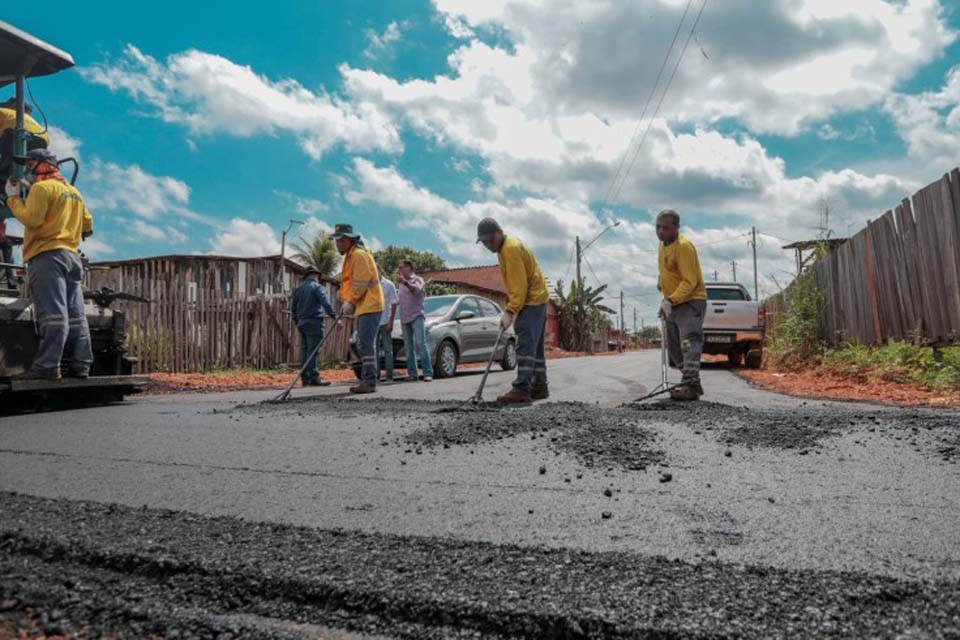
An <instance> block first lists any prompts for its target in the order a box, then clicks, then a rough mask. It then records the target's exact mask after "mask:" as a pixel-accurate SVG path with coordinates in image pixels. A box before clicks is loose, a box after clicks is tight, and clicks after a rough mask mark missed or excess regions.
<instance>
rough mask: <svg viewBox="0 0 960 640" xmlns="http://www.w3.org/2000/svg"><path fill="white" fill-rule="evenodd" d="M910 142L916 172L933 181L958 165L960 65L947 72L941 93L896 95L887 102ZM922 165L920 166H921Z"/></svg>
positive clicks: (905, 139) (888, 109) (889, 110)
mask: <svg viewBox="0 0 960 640" xmlns="http://www.w3.org/2000/svg"><path fill="white" fill-rule="evenodd" d="M886 111H887V112H888V113H889V114H890V116H891V117H892V118H893V120H894V123H895V124H896V127H897V131H898V132H899V133H900V136H901V137H902V138H903V139H904V141H905V142H906V143H907V153H908V155H909V158H910V160H911V163H910V164H911V165H912V168H913V170H914V171H917V170H919V171H922V172H924V174H925V175H927V176H928V179H933V178H934V177H936V176H937V175H939V174H940V173H942V172H944V171H946V170H948V169H950V168H952V167H954V166H956V165H957V158H958V155H960V154H958V152H957V150H958V149H960V66H956V67H953V68H952V69H950V71H948V72H947V76H946V78H945V80H944V84H943V86H942V87H941V88H940V90H939V91H928V92H924V93H921V94H918V95H907V94H899V93H898V94H893V95H891V96H890V97H889V98H888V100H887V103H886ZM918 163H919V166H917V165H918Z"/></svg>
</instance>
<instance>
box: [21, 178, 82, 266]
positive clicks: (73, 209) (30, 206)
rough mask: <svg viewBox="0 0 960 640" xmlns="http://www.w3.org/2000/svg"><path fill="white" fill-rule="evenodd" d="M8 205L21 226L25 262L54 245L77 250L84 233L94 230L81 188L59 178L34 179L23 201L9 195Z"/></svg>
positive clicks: (54, 247) (53, 247)
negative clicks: (78, 189)
mask: <svg viewBox="0 0 960 640" xmlns="http://www.w3.org/2000/svg"><path fill="white" fill-rule="evenodd" d="M7 206H8V207H10V211H12V212H13V215H14V217H16V219H17V220H19V221H20V222H22V223H23V226H24V234H23V260H24V262H26V261H27V260H29V259H30V258H32V257H33V256H35V255H37V254H38V253H44V252H45V251H53V250H55V249H67V250H69V251H73V252H74V253H77V251H78V249H79V247H80V242H81V240H82V239H83V234H85V233H90V232H92V231H93V216H91V215H90V211H89V210H87V205H86V204H84V202H83V198H82V197H81V196H80V192H79V191H77V189H76V188H75V187H74V186H73V185H69V184H64V183H63V182H60V181H59V180H43V181H41V182H37V183H36V184H34V185H33V186H32V187H30V192H29V193H28V194H27V201H26V202H24V201H23V198H9V199H8V200H7Z"/></svg>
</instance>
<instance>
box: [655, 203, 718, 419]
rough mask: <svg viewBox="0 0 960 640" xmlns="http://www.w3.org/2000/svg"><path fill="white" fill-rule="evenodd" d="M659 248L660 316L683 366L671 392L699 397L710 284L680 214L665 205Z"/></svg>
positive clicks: (673, 356) (676, 361)
mask: <svg viewBox="0 0 960 640" xmlns="http://www.w3.org/2000/svg"><path fill="white" fill-rule="evenodd" d="M657 238H659V239H660V248H659V253H658V258H657V262H658V264H659V267H660V276H659V281H658V283H659V287H660V292H661V293H662V294H663V301H662V303H661V304H660V317H662V318H663V319H664V321H665V322H664V324H665V325H666V335H665V336H663V339H664V340H666V344H667V352H668V354H669V357H670V364H671V365H672V366H674V367H682V371H683V376H682V378H681V380H680V386H679V387H677V388H675V389H673V390H672V391H671V392H670V397H671V398H673V399H674V400H699V399H700V396H702V395H703V387H702V386H701V384H700V356H701V354H702V353H703V318H704V316H705V315H706V312H707V288H706V284H705V283H704V281H703V271H702V270H701V269H700V259H699V258H698V257H697V249H696V247H694V246H693V243H692V242H690V241H689V240H687V238H685V237H684V236H683V234H681V233H680V214H678V213H677V212H676V211H673V210H672V209H665V210H663V211H661V212H660V214H659V215H658V216H657Z"/></svg>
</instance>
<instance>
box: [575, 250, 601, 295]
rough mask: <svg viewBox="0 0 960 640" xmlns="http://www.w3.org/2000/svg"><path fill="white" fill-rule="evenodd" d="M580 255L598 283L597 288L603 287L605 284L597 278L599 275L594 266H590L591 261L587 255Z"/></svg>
mask: <svg viewBox="0 0 960 640" xmlns="http://www.w3.org/2000/svg"><path fill="white" fill-rule="evenodd" d="M580 255H581V256H582V257H583V261H584V262H586V263H587V268H588V269H590V273H591V274H592V275H593V279H594V280H596V281H597V286H599V287H602V286H603V283H602V282H600V278H598V277H597V273H596V272H595V271H594V270H593V265H592V264H590V260H588V259H587V255H586V254H584V253H581V254H580Z"/></svg>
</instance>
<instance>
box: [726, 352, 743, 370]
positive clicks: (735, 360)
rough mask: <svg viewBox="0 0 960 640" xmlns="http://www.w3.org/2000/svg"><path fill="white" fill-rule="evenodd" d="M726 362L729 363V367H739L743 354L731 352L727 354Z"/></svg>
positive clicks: (741, 363)
mask: <svg viewBox="0 0 960 640" xmlns="http://www.w3.org/2000/svg"><path fill="white" fill-rule="evenodd" d="M727 362H729V363H730V366H731V367H740V366H742V365H743V352H742V351H731V352H730V353H728V354H727Z"/></svg>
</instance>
